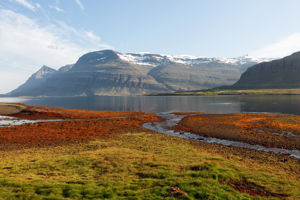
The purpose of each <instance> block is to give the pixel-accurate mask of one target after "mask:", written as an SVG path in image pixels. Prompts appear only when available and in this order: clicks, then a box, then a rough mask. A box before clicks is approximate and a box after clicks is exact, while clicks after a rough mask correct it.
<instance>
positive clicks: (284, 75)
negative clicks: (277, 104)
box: [232, 52, 300, 89]
mask: <svg viewBox="0 0 300 200" xmlns="http://www.w3.org/2000/svg"><path fill="white" fill-rule="evenodd" d="M232 88H236V89H256V88H261V89H263V88H269V89H270V88H274V89H275V88H300V52H297V53H294V54H292V55H290V56H287V57H285V58H283V59H279V60H273V61H271V62H264V63H260V64H257V65H254V66H253V67H250V68H248V70H247V71H246V72H245V73H243V74H242V75H241V78H240V80H239V81H237V82H236V83H235V84H234V85H233V86H232Z"/></svg>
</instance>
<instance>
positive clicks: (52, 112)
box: [12, 106, 153, 119]
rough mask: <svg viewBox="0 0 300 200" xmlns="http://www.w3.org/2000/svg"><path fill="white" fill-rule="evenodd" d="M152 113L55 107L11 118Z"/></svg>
mask: <svg viewBox="0 0 300 200" xmlns="http://www.w3.org/2000/svg"><path fill="white" fill-rule="evenodd" d="M151 114H153V113H147V114H146V113H141V112H121V111H88V110H75V109H64V108H56V107H37V106H29V107H27V108H26V109H24V110H22V111H21V112H19V113H17V114H13V115H12V116H14V117H17V118H21V119H91V118H104V117H120V116H136V115H151Z"/></svg>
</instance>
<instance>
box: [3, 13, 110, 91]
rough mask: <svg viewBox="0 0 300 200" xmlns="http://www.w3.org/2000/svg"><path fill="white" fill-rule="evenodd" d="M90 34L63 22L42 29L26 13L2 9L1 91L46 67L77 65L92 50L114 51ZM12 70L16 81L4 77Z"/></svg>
mask: <svg viewBox="0 0 300 200" xmlns="http://www.w3.org/2000/svg"><path fill="white" fill-rule="evenodd" d="M87 33H92V32H90V31H84V30H76V29H75V28H73V27H71V26H68V25H67V24H65V23H63V22H60V23H58V22H57V23H54V24H51V25H48V26H40V25H38V24H37V23H36V22H35V21H34V20H32V19H30V18H28V17H26V16H24V15H22V14H19V13H15V12H13V11H11V10H5V9H0V44H1V45H0V88H1V87H2V88H1V89H0V91H1V90H2V91H3V86H5V88H6V85H7V84H11V83H17V82H18V81H17V80H19V79H20V77H23V79H22V78H21V79H20V80H25V79H27V78H28V74H31V73H33V72H35V71H36V70H38V68H40V67H41V66H42V65H48V66H50V67H54V68H58V67H60V66H63V65H65V64H70V63H74V62H76V60H77V59H78V58H79V57H80V56H81V55H83V54H84V53H87V52H89V51H94V50H99V49H101V48H110V47H109V46H108V45H105V44H102V43H101V42H100V37H98V36H96V35H94V34H93V33H92V34H89V36H87ZM95 41H96V42H95ZM8 69H9V70H13V71H14V73H15V78H11V79H6V80H5V79H4V78H3V77H4V76H6V75H5V73H4V72H5V71H8ZM24 72H26V73H24ZM11 74H13V73H11ZM13 79H14V80H15V81H11V80H13ZM7 81H10V83H7ZM14 86H15V87H17V86H18V85H16V84H15V85H14ZM5 88H4V90H5ZM8 91H9V90H6V92H8Z"/></svg>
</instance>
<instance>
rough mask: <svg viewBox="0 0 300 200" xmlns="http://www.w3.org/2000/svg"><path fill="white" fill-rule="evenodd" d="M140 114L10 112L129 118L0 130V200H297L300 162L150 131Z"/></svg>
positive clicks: (51, 110) (54, 110)
mask: <svg viewBox="0 0 300 200" xmlns="http://www.w3.org/2000/svg"><path fill="white" fill-rule="evenodd" d="M2 107H3V108H4V107H5V106H2ZM8 107H11V106H10V105H8ZM141 114H144V113H129V112H101V111H79V110H70V109H61V108H49V107H26V109H23V110H21V111H20V112H19V113H17V114H13V115H12V116H15V117H19V118H23V119H27V118H28V119H37V118H41V119H52V118H62V119H74V118H75V119H76V118H83V119H87V118H95V117H99V118H101V117H102V118H103V117H109V116H111V117H116V116H130V117H129V118H119V119H117V118H115V119H103V120H84V121H60V122H47V123H36V124H23V125H20V126H6V127H0V159H1V161H0V199H5V200H6V199H9V200H14V199H24V200H26V199H28V200H31V199H48V200H50V199H52V200H54V199H116V200H119V199H132V200H134V199H145V200H148V199H155V200H156V199H208V200H209V199H228V200H229V199H230V200H231V199H237V200H240V199H245V200H246V199H300V189H299V188H300V181H299V180H300V162H299V160H297V159H295V158H291V157H288V156H287V155H277V154H274V153H266V152H258V151H253V150H248V149H242V148H234V147H227V146H222V145H218V144H208V143H202V142H196V141H188V140H184V139H180V138H176V137H172V136H168V135H163V134H159V133H155V132H151V131H148V130H147V129H144V128H142V127H141V125H142V124H143V123H145V122H153V121H159V120H160V118H158V117H155V116H151V115H150V116H143V117H141V116H140V117H138V116H137V115H141ZM191 114H192V113H191ZM290 121H291V119H288V122H289V123H290Z"/></svg>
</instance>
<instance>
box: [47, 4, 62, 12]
mask: <svg viewBox="0 0 300 200" xmlns="http://www.w3.org/2000/svg"><path fill="white" fill-rule="evenodd" d="M49 8H52V9H54V10H56V11H57V12H64V10H63V9H61V8H60V7H58V6H51V5H49Z"/></svg>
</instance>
